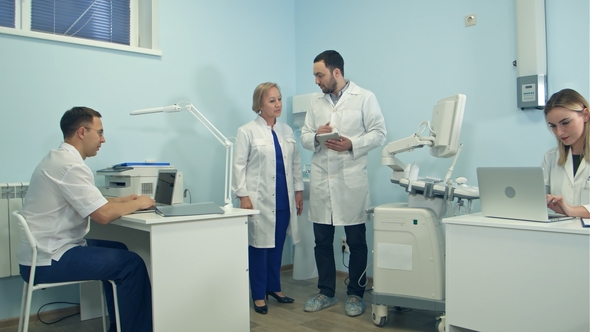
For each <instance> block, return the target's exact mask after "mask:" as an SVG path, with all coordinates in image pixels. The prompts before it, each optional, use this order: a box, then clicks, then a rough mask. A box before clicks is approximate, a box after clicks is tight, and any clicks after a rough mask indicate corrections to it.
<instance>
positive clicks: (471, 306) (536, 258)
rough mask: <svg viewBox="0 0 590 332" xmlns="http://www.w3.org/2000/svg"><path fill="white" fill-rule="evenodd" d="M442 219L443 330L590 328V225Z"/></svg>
mask: <svg viewBox="0 0 590 332" xmlns="http://www.w3.org/2000/svg"><path fill="white" fill-rule="evenodd" d="M443 223H445V224H446V323H447V327H446V331H448V332H457V331H465V330H464V329H469V330H475V331H519V332H523V331H562V332H565V331H590V318H589V313H590V229H587V228H586V229H585V228H583V227H582V226H581V223H580V220H579V218H578V219H573V220H567V221H561V222H555V223H538V222H526V221H516V220H506V219H497V218H486V217H483V216H481V214H479V213H478V214H471V215H463V216H458V217H453V218H447V219H443Z"/></svg>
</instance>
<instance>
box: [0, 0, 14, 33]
mask: <svg viewBox="0 0 590 332" xmlns="http://www.w3.org/2000/svg"><path fill="white" fill-rule="evenodd" d="M0 26H2V27H9V28H14V0H0Z"/></svg>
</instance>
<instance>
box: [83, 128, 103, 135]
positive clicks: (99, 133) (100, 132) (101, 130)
mask: <svg viewBox="0 0 590 332" xmlns="http://www.w3.org/2000/svg"><path fill="white" fill-rule="evenodd" d="M84 129H86V130H88V131H90V130H94V131H96V133H97V134H98V136H99V137H103V136H104V129H100V130H96V129H93V128H88V127H84Z"/></svg>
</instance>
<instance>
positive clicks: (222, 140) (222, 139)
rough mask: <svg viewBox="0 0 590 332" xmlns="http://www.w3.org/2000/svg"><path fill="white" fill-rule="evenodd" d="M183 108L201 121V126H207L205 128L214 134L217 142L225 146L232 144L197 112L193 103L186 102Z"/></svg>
mask: <svg viewBox="0 0 590 332" xmlns="http://www.w3.org/2000/svg"><path fill="white" fill-rule="evenodd" d="M184 108H185V109H186V110H187V111H189V112H190V113H191V114H192V115H193V116H194V117H195V118H197V120H199V122H201V124H203V126H205V128H207V130H209V132H210V133H211V134H213V136H215V138H216V139H217V140H218V141H219V143H221V144H222V145H223V146H225V147H226V148H227V147H230V146H232V145H233V143H232V142H231V141H230V140H228V139H227V137H225V135H223V134H222V133H221V132H220V131H219V130H218V129H217V128H216V127H215V126H214V125H213V124H212V123H211V122H210V121H209V120H207V118H206V117H205V116H204V115H203V114H202V113H201V112H199V110H198V109H197V108H196V107H195V106H194V105H193V104H188V105H186V106H185V107H184Z"/></svg>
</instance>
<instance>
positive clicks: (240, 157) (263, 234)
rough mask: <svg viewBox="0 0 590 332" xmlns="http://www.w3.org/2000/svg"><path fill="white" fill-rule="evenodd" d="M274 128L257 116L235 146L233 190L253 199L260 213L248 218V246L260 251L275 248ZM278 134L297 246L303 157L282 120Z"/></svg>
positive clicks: (290, 230)
mask: <svg viewBox="0 0 590 332" xmlns="http://www.w3.org/2000/svg"><path fill="white" fill-rule="evenodd" d="M271 130H272V128H271V127H270V126H268V125H267V124H266V120H264V119H263V118H262V117H260V116H257V117H256V120H254V121H251V122H249V123H247V124H245V125H243V126H241V127H240V128H238V133H237V136H236V143H235V145H234V166H233V177H234V180H233V184H232V189H233V191H234V193H235V195H236V196H238V197H244V196H249V197H250V200H251V201H252V205H253V207H254V209H256V210H260V214H258V215H253V216H250V217H248V243H249V244H250V245H251V246H253V247H256V248H274V246H275V226H276V222H275V219H276V218H275V207H276V199H275V192H276V160H275V156H276V155H275V147H274V140H273V137H272V132H271ZM274 131H275V133H276V135H277V138H278V140H279V144H280V145H281V150H282V152H283V162H284V165H285V176H286V178H287V192H288V194H289V207H290V210H291V219H290V221H289V228H288V229H287V234H288V235H290V236H292V238H293V243H297V242H299V233H298V231H297V207H296V205H295V191H302V190H303V176H302V169H301V158H300V156H299V151H298V150H297V143H296V141H295V136H294V135H293V130H292V129H291V127H289V126H288V125H286V124H284V123H281V122H279V121H278V119H277V122H276V124H275V125H274Z"/></svg>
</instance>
